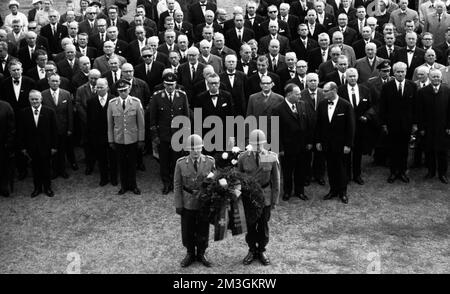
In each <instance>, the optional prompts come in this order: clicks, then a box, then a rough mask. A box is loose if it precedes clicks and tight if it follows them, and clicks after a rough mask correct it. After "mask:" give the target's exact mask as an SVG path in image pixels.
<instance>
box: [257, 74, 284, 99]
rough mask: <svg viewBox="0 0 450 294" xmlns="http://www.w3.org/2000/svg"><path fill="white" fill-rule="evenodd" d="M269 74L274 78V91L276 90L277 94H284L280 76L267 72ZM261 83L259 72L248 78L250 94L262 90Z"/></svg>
mask: <svg viewBox="0 0 450 294" xmlns="http://www.w3.org/2000/svg"><path fill="white" fill-rule="evenodd" d="M267 75H268V76H269V77H271V78H272V82H273V83H274V86H273V88H272V91H274V92H275V93H277V94H280V95H282V94H284V93H283V90H282V89H281V87H282V86H281V82H280V77H279V76H278V75H277V74H275V73H272V72H269V71H268V72H267ZM260 83H261V78H260V77H259V73H258V72H257V73H255V74H253V75H252V76H250V77H249V78H248V96H250V95H252V94H255V93H258V92H261V86H260V85H259V84H260Z"/></svg>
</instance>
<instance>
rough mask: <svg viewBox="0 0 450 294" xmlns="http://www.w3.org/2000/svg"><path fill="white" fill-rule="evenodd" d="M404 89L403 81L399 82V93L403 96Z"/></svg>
mask: <svg viewBox="0 0 450 294" xmlns="http://www.w3.org/2000/svg"><path fill="white" fill-rule="evenodd" d="M402 90H403V89H402V83H399V84H398V94H399V95H400V96H403V91H402Z"/></svg>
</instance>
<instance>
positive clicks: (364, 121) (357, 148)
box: [338, 68, 375, 185]
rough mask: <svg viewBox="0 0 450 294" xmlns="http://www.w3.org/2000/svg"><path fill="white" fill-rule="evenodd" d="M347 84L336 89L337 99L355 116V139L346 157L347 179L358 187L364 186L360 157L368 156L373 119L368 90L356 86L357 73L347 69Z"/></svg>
mask: <svg viewBox="0 0 450 294" xmlns="http://www.w3.org/2000/svg"><path fill="white" fill-rule="evenodd" d="M345 76H346V80H347V84H346V85H342V86H340V87H339V88H338V95H339V97H341V98H343V99H345V100H347V101H348V102H350V104H351V105H352V108H353V111H354V116H355V120H356V121H355V137H354V144H353V148H352V150H351V153H350V154H349V155H347V156H346V159H345V160H346V165H347V179H348V180H350V179H353V181H354V182H355V183H357V184H359V185H363V184H364V180H363V179H362V177H361V162H362V155H363V154H369V153H370V151H371V149H372V146H371V144H370V143H371V137H372V134H371V133H372V132H371V125H372V122H373V120H374V117H375V110H374V109H373V105H372V99H371V96H370V90H369V89H368V88H367V87H365V86H363V85H361V84H357V81H358V71H357V70H356V69H355V68H349V69H347V71H346V72H345Z"/></svg>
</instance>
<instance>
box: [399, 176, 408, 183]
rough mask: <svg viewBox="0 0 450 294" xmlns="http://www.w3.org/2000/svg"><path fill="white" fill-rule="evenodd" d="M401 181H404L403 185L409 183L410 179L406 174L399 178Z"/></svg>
mask: <svg viewBox="0 0 450 294" xmlns="http://www.w3.org/2000/svg"><path fill="white" fill-rule="evenodd" d="M399 179H400V181H402V182H403V183H409V178H408V177H407V176H406V175H405V174H401V175H400V176H399Z"/></svg>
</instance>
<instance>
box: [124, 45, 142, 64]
mask: <svg viewBox="0 0 450 294" xmlns="http://www.w3.org/2000/svg"><path fill="white" fill-rule="evenodd" d="M127 54H128V56H127V61H128V62H129V63H131V64H132V65H133V66H136V65H138V64H139V63H140V62H141V61H143V59H142V56H141V50H139V41H138V40H133V41H131V42H130V43H129V44H128V48H127Z"/></svg>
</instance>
